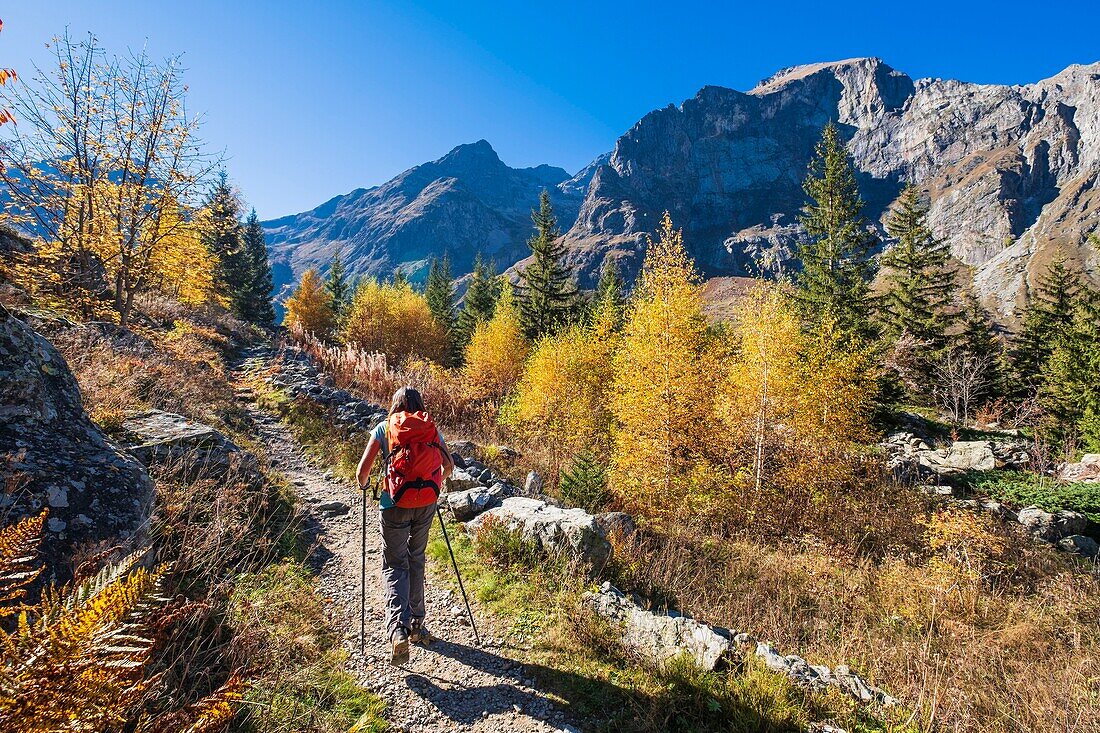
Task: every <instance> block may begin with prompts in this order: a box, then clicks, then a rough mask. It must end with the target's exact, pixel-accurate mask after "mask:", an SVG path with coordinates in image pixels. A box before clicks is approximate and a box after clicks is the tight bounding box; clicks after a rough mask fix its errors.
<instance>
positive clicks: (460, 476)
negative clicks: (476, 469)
mask: <svg viewBox="0 0 1100 733" xmlns="http://www.w3.org/2000/svg"><path fill="white" fill-rule="evenodd" d="M479 486H481V481H480V480H479V479H478V477H477V476H475V475H474V474H473V473H471V472H470V471H467V470H466V469H464V468H456V469H455V470H454V471H452V472H451V476H450V478H448V479H447V487H448V489H449V490H450V491H465V490H467V489H475V488H477V487H479Z"/></svg>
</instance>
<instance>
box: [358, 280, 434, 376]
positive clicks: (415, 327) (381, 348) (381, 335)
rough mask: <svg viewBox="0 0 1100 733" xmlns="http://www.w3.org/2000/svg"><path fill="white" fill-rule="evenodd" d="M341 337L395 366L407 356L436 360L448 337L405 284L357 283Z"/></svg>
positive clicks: (425, 301)
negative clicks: (384, 358) (380, 356)
mask: <svg viewBox="0 0 1100 733" xmlns="http://www.w3.org/2000/svg"><path fill="white" fill-rule="evenodd" d="M341 335H342V337H343V341H344V342H345V343H347V344H349V345H352V346H355V347H356V348H358V349H360V350H361V351H368V352H372V353H378V354H385V355H386V356H387V358H388V359H389V360H390V361H391V362H392V363H395V364H399V363H401V362H403V361H405V360H406V359H408V358H409V357H420V358H424V359H431V360H434V361H439V360H441V359H442V358H443V355H444V353H445V352H446V348H447V334H446V333H445V332H444V330H443V327H442V326H441V325H440V324H439V322H438V321H437V320H436V318H435V317H434V316H433V315H432V311H431V308H429V307H428V301H427V299H426V298H425V297H424V296H423V295H421V294H420V293H418V292H416V291H415V290H413V289H412V286H411V285H409V284H408V283H407V282H397V283H380V282H379V281H378V280H375V279H368V280H364V281H362V282H360V283H359V286H358V287H356V289H355V294H354V295H353V296H352V300H351V307H350V308H349V309H348V314H347V317H346V318H345V320H344V325H343V328H342V329H341Z"/></svg>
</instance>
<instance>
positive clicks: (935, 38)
mask: <svg viewBox="0 0 1100 733" xmlns="http://www.w3.org/2000/svg"><path fill="white" fill-rule="evenodd" d="M0 18H3V20H4V23H5V26H4V32H3V34H0V66H13V67H15V68H16V69H17V70H18V71H21V72H24V73H29V67H30V63H29V61H30V60H32V59H34V60H42V59H43V58H45V56H44V51H43V44H44V42H45V41H47V40H48V39H49V37H50V36H51V35H54V34H57V33H60V32H62V31H63V30H64V29H65V27H66V26H68V27H69V29H70V31H71V32H73V33H74V34H82V33H84V32H86V31H88V30H93V31H95V32H96V34H97V35H98V36H99V37H100V39H101V41H102V42H103V43H104V44H105V45H106V46H107V47H108V48H109V49H111V50H117V51H120V52H121V51H125V50H126V48H128V47H140V46H141V45H143V44H147V45H148V48H149V50H150V52H152V53H153V54H155V55H157V56H164V55H168V54H173V53H183V54H184V55H185V56H184V58H185V62H186V65H187V67H188V69H189V71H188V73H187V81H188V82H189V84H190V87H191V97H190V105H191V107H192V108H193V109H196V110H201V111H202V112H203V114H204V115H205V120H206V125H205V128H204V138H205V139H206V140H207V141H208V143H209V144H210V145H211V146H213V147H215V148H217V149H224V150H225V152H226V153H227V155H228V157H229V160H228V170H229V173H230V175H231V176H232V177H233V179H234V180H235V181H236V182H237V183H238V185H239V186H240V187H241V190H242V192H243V193H244V195H245V197H246V198H247V199H248V200H249V201H250V202H251V203H252V204H253V205H255V207H256V208H257V210H258V211H259V213H260V216H261V217H263V218H271V217H275V216H280V215H283V214H288V213H293V212H297V211H301V210H305V209H308V208H312V207H313V206H315V205H317V204H319V203H321V202H322V201H324V200H326V199H328V198H330V197H331V196H333V195H336V194H338V193H344V192H346V191H349V190H351V189H353V188H356V187H360V186H369V185H374V184H377V183H381V182H383V181H385V180H387V179H388V178H390V177H392V176H393V175H395V174H396V173H398V172H400V171H402V170H404V169H405V168H408V167H409V166H412V165H416V164H417V163H421V162H424V161H426V160H431V159H434V158H437V157H439V156H441V155H443V154H444V153H446V152H447V151H448V150H449V149H450V148H452V147H453V146H455V145H457V144H459V143H464V142H472V141H474V140H477V139H479V138H485V139H487V140H489V142H491V143H492V144H493V146H494V147H495V148H496V150H497V152H498V153H499V154H500V156H501V157H502V158H503V159H504V161H505V162H506V163H508V164H509V165H513V166H527V165H536V164H539V163H544V162H545V163H551V164H553V165H559V166H562V167H563V168H566V169H568V170H569V171H570V172H572V171H575V170H577V169H579V168H581V167H582V166H584V165H585V164H586V163H587V162H588V161H590V160H591V159H592V158H594V157H595V156H596V155H598V154H599V153H601V152H604V151H607V150H610V149H611V147H612V146H613V145H614V142H615V139H616V138H617V137H618V136H619V135H620V134H622V133H623V132H625V131H626V130H627V129H628V128H629V127H630V125H632V124H633V123H634V122H635V121H636V120H637V119H638V118H639V117H641V116H642V115H643V114H645V113H646V112H648V111H650V110H652V109H654V108H657V107H662V106H665V105H667V104H669V103H670V102H671V103H677V104H678V103H679V102H681V101H682V100H683V99H685V98H687V97H690V96H692V95H693V94H694V93H695V92H696V91H697V90H698V89H699V88H700V87H701V86H703V85H705V84H719V85H723V86H728V87H732V88H735V89H742V90H745V89H748V88H750V87H752V86H753V85H754V84H755V83H756V81H758V80H759V79H761V78H763V77H765V76H768V75H770V74H771V73H772V72H774V71H776V70H777V69H779V68H782V67H785V66H791V65H794V64H801V63H809V62H813V61H827V60H835V59H841V58H848V57H852V56H880V57H882V58H883V59H885V60H886V61H887V63H889V64H891V65H892V66H894V67H895V68H897V69H900V70H902V71H905V72H906V73H908V74H910V75H911V76H914V77H923V76H937V77H949V78H958V79H965V80H968V81H977V82H989V83H1010V84H1015V83H1027V82H1032V81H1035V80H1037V79H1040V78H1043V77H1046V76H1050V75H1051V74H1053V73H1055V72H1057V71H1059V70H1060V69H1062V68H1063V67H1065V66H1066V65H1068V64H1071V63H1091V62H1094V61H1098V60H1100V30H1098V29H1100V4H1098V3H1096V2H1087V1H1081V0H1077V1H1075V2H1068V1H1065V0H1047V2H1042V3H1035V2H1018V1H1017V0H998V1H996V2H994V1H992V0H978V1H973V0H971V1H968V0H955V1H954V2H939V1H936V2H923V3H920V2H896V3H891V2H881V1H875V2H872V1H869V0H861V1H859V2H855V1H850V2H832V3H828V2H820V1H817V2H802V1H801V0H785V1H782V2H760V1H759V0H755V1H754V2H751V3H707V2H696V1H695V0H681V1H680V2H663V3H649V2H621V3H612V2H603V1H602V0H589V1H588V2H579V3H577V2H542V3H531V2H522V1H518V0H512V1H511V2H503V3H491V4H490V3H477V2H454V1H451V2H424V1H422V2H353V1H352V0H334V1H329V2H323V1H317V0H315V1H314V2H301V3H287V2H278V1H277V0H267V1H261V0H219V1H216V2H215V1H209V0H192V1H190V2H171V1H170V0H141V1H138V0H53V1H49V0H32V1H31V2H19V3H4V5H3V6H2V7H0Z"/></svg>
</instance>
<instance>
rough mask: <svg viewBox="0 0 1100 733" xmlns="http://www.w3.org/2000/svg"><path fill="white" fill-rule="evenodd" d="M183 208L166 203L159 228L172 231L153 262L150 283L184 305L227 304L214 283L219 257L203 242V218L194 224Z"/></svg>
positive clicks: (196, 218)
mask: <svg viewBox="0 0 1100 733" xmlns="http://www.w3.org/2000/svg"><path fill="white" fill-rule="evenodd" d="M188 214H189V212H187V211H186V209H185V208H184V207H182V206H174V205H172V204H170V203H165V210H164V212H163V214H162V215H161V217H160V225H161V226H164V227H166V228H167V229H168V230H169V234H168V235H167V236H165V237H164V239H163V243H164V247H163V251H162V252H161V253H160V256H159V257H157V258H155V259H153V260H152V262H151V268H152V272H151V274H150V276H149V284H150V285H151V286H152V287H154V288H156V289H157V290H159V291H160V292H162V293H164V294H166V295H168V296H169V297H171V298H174V299H175V300H178V301H179V302H180V303H183V304H184V305H192V306H197V305H202V304H204V303H218V304H220V305H222V306H226V305H228V301H227V300H226V299H225V298H224V297H223V296H222V295H221V294H220V293H219V288H218V284H217V282H216V280H215V272H216V270H217V261H218V260H217V257H215V255H214V254H213V253H212V252H211V251H210V249H209V248H208V247H207V246H206V243H205V242H204V241H203V236H202V232H203V224H202V217H201V216H196V217H195V218H194V219H192V220H191V221H187V220H186V217H187V216H188Z"/></svg>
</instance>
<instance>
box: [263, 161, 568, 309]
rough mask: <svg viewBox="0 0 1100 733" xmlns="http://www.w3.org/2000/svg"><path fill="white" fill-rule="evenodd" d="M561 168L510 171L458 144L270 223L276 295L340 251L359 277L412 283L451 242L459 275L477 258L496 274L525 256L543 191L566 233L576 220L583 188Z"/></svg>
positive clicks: (452, 256) (268, 239)
mask: <svg viewBox="0 0 1100 733" xmlns="http://www.w3.org/2000/svg"><path fill="white" fill-rule="evenodd" d="M569 178H570V176H569V174H568V173H566V172H565V171H564V170H562V169H561V168H554V167H552V166H549V165H540V166H538V167H535V168H522V169H516V168H510V167H508V166H507V165H505V164H504V163H503V162H501V160H500V158H499V157H497V154H496V152H495V151H494V150H493V148H492V147H491V146H490V145H489V143H487V142H486V141H484V140H480V141H478V142H476V143H471V144H469V145H460V146H458V147H456V148H455V149H454V150H452V151H451V152H449V153H448V154H447V155H445V156H443V157H442V158H440V159H439V160H436V161H433V162H431V163H424V164H423V165H419V166H417V167H415V168H411V169H410V170H407V171H405V172H404V173H402V174H400V175H399V176H397V177H396V178H393V179H392V180H390V181H388V182H386V183H384V184H382V185H381V186H376V187H374V188H369V189H358V190H355V191H352V192H351V193H348V194H346V195H343V196H337V197H336V198H334V199H331V200H330V201H327V202H325V203H323V204H321V205H320V206H318V207H317V208H316V209H313V210H312V211H307V212H303V213H301V214H294V215H291V216H285V217H283V218H281V219H275V220H273V221H267V222H264V230H265V233H266V235H267V242H268V246H269V250H270V252H271V257H272V262H273V263H274V265H275V271H276V275H277V278H276V279H277V280H281V282H276V287H279V286H280V285H282V284H285V283H288V282H290V281H291V279H292V273H291V270H293V276H297V275H300V274H301V272H302V271H304V270H305V269H306V268H307V267H314V266H317V267H321V268H322V269H323V268H324V267H327V265H328V263H329V262H330V260H331V257H332V255H333V253H334V252H336V251H337V249H342V250H343V257H344V260H345V262H346V263H347V266H348V270H349V271H350V272H351V273H352V274H355V275H388V274H389V273H392V272H393V271H394V270H395V269H396V268H397V267H401V268H402V269H403V270H404V271H405V273H406V274H408V275H409V276H410V277H411V278H412V279H413V280H417V281H419V280H421V279H422V278H423V277H424V275H426V273H427V263H428V259H429V258H430V257H431V256H433V255H439V254H441V253H442V250H440V249H438V245H437V244H436V243H440V242H446V243H447V247H448V252H449V253H450V256H451V263H452V267H453V268H454V272H455V275H456V276H460V275H464V274H466V273H468V272H470V271H471V270H472V268H473V258H474V255H475V253H477V252H481V253H482V254H483V255H485V256H486V257H487V258H489V259H491V260H494V261H495V262H496V263H497V265H498V266H499V267H504V266H507V265H510V264H511V263H513V262H515V261H516V260H518V259H520V258H521V257H523V256H525V255H526V254H527V247H526V246H525V242H526V241H527V238H528V236H530V233H531V209H532V207H536V206H537V205H538V199H539V192H540V191H541V190H542V189H543V188H546V189H547V190H549V191H550V194H551V198H552V199H553V201H554V208H555V213H556V214H557V216H558V218H559V221H560V222H562V228H567V227H569V226H570V225H571V224H572V223H573V219H574V218H576V214H577V209H578V207H579V206H580V202H581V198H582V196H583V190H582V189H583V185H581V184H579V183H573V184H572V185H571V186H569V187H563V186H561V185H560V184H564V183H566V182H568V181H569Z"/></svg>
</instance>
